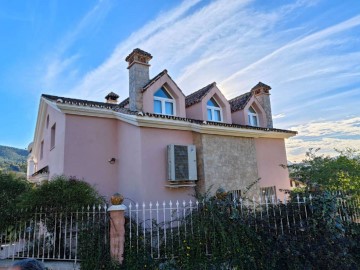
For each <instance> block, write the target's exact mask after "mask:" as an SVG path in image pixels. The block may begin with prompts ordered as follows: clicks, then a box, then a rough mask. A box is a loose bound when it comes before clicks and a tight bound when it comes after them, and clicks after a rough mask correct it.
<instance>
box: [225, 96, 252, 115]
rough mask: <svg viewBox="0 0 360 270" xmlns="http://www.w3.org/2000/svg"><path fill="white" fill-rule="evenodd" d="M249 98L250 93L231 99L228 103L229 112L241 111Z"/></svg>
mask: <svg viewBox="0 0 360 270" xmlns="http://www.w3.org/2000/svg"><path fill="white" fill-rule="evenodd" d="M251 97H252V93H251V92H247V93H245V94H242V95H240V96H237V97H235V98H233V99H230V100H229V103H230V108H231V112H237V111H239V110H243V109H244V108H245V106H246V104H247V103H248V102H249V100H250V98H251Z"/></svg>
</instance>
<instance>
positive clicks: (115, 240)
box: [108, 204, 126, 264]
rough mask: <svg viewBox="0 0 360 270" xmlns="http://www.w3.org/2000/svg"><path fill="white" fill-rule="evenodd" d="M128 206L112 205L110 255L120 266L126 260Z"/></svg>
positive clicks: (109, 209) (110, 209)
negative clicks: (126, 215)
mask: <svg viewBox="0 0 360 270" xmlns="http://www.w3.org/2000/svg"><path fill="white" fill-rule="evenodd" d="M125 210H126V206H125V205H123V204H120V205H112V206H110V207H109V208H108V211H109V212H110V254H111V257H112V258H113V259H115V260H117V261H118V262H120V264H121V263H122V262H123V260H124V244H125V216H124V214H125V213H124V212H125Z"/></svg>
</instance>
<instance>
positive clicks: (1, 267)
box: [0, 260, 80, 270]
mask: <svg viewBox="0 0 360 270" xmlns="http://www.w3.org/2000/svg"><path fill="white" fill-rule="evenodd" d="M12 264H13V261H12V260H0V270H7V269H8V267H10V266H11V265H12ZM44 264H45V266H46V267H47V268H48V269H49V270H79V269H80V265H79V264H77V265H74V263H73V262H51V261H48V262H47V261H46V262H44Z"/></svg>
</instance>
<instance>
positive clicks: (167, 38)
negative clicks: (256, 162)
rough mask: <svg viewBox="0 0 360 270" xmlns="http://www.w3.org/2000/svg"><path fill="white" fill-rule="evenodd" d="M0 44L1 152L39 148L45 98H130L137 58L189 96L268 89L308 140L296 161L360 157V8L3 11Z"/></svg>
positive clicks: (274, 5)
mask: <svg viewBox="0 0 360 270" xmlns="http://www.w3.org/2000/svg"><path fill="white" fill-rule="evenodd" d="M0 34H1V35H0V60H1V61H0V93H1V101H0V105H1V106H0V110H1V118H0V125H1V129H0V144H1V145H10V146H15V147H20V148H25V147H26V146H27V145H28V143H29V142H31V141H32V139H33V133H34V128H35V120H36V115H37V109H38V105H39V99H40V95H41V94H42V93H48V94H56V95H63V96H70V97H76V98H84V99H91V100H100V101H102V100H104V96H105V95H106V94H107V93H108V92H109V91H114V92H116V93H118V94H119V95H120V99H123V98H126V97H127V96H128V78H127V75H128V73H127V69H126V63H125V61H124V58H125V57H126V56H127V55H128V53H129V52H131V51H132V49H134V48H136V47H139V48H141V49H143V50H146V51H148V52H150V53H151V54H152V55H153V59H152V61H151V64H152V66H151V71H150V73H151V76H155V75H156V74H157V73H158V72H160V71H162V70H163V69H165V68H166V69H167V70H168V71H169V74H170V75H171V76H172V77H173V78H174V79H175V81H176V82H177V83H178V85H179V86H180V88H181V89H182V90H183V92H184V93H185V94H189V93H191V92H193V91H196V90H197V89H199V88H201V87H203V86H205V85H207V84H209V83H211V82H213V81H216V82H217V84H218V86H219V88H220V89H221V90H222V91H223V93H224V94H225V96H226V97H227V98H229V99H230V98H232V97H235V96H237V95H239V94H242V93H244V92H247V91H249V89H250V88H251V87H252V86H254V85H255V84H256V83H257V82H258V81H262V82H264V83H266V84H269V85H270V86H271V87H272V90H271V94H272V95H271V100H272V109H273V115H274V118H275V119H274V126H275V127H277V128H283V129H293V130H297V131H299V135H298V136H296V137H295V138H292V139H290V140H288V141H287V152H288V159H289V160H292V161H294V160H299V159H301V157H302V156H303V154H304V152H305V151H306V149H308V148H309V147H315V148H316V147H321V148H322V150H323V153H331V152H332V151H333V149H334V148H340V149H343V148H345V147H349V146H350V147H354V148H358V149H360V3H359V2H358V1H357V0H349V1H335V0H298V1H285V0H276V1H275V0H274V1H264V0H261V1H260V0H258V1H255V0H253V1H251V0H236V1H235V0H218V1H204V0H203V1H201V0H186V1H166V0H157V1H145V0H143V1H134V0H121V1H118V0H102V1H95V0H79V1H70V0H58V1H55V0H53V1H51V0H49V1H41V0H37V1H36V0H28V1H25V0H21V1H1V3H0Z"/></svg>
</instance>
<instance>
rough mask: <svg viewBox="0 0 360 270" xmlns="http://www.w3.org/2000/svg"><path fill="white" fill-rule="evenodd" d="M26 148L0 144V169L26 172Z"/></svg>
mask: <svg viewBox="0 0 360 270" xmlns="http://www.w3.org/2000/svg"><path fill="white" fill-rule="evenodd" d="M27 155H28V152H27V150H24V149H19V148H15V147H9V146H2V145H0V170H6V171H15V172H26V157H27Z"/></svg>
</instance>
